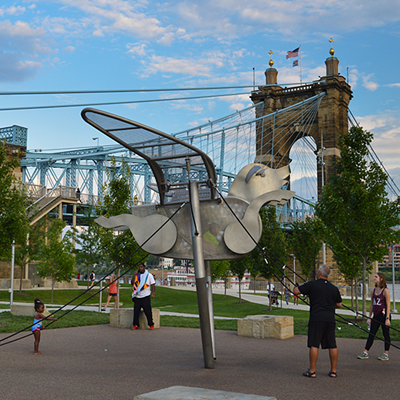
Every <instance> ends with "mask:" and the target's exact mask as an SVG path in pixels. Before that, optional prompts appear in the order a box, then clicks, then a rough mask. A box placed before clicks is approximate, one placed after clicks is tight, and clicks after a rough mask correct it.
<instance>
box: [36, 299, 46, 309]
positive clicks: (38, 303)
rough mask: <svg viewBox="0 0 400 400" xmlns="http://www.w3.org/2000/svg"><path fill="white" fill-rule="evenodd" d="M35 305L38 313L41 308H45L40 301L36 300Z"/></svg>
mask: <svg viewBox="0 0 400 400" xmlns="http://www.w3.org/2000/svg"><path fill="white" fill-rule="evenodd" d="M34 304H35V310H36V311H37V310H38V309H39V307H40V306H44V304H43V303H42V302H41V301H40V299H35V300H34Z"/></svg>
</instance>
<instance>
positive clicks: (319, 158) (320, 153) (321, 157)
mask: <svg viewBox="0 0 400 400" xmlns="http://www.w3.org/2000/svg"><path fill="white" fill-rule="evenodd" d="M324 150H326V148H325V147H324V134H323V132H322V131H321V148H320V149H319V150H318V151H317V162H318V164H321V191H322V189H323V188H324V185H325V179H324V165H325V162H324ZM322 264H326V249H325V242H322Z"/></svg>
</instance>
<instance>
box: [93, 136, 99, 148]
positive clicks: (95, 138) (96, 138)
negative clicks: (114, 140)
mask: <svg viewBox="0 0 400 400" xmlns="http://www.w3.org/2000/svg"><path fill="white" fill-rule="evenodd" d="M92 140H97V147H99V138H98V137H94V138H92Z"/></svg>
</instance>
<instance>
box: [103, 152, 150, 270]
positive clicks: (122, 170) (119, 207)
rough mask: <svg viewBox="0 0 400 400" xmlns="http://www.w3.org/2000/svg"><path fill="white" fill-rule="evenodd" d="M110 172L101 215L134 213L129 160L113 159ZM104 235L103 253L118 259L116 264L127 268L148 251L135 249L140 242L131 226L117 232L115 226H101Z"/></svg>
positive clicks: (111, 258)
mask: <svg viewBox="0 0 400 400" xmlns="http://www.w3.org/2000/svg"><path fill="white" fill-rule="evenodd" d="M106 173H107V174H108V176H109V183H108V184H106V185H105V186H104V201H103V203H102V204H101V206H100V207H99V210H98V213H99V215H103V216H105V217H106V218H109V217H113V216H116V215H120V214H130V213H131V210H130V206H131V205H132V204H131V196H130V186H129V179H130V174H131V172H130V169H129V166H128V165H127V164H126V163H125V162H122V164H121V165H120V166H118V165H117V163H116V161H115V159H112V161H111V167H110V168H107V170H106ZM100 236H101V245H102V248H103V253H102V254H103V257H104V258H105V259H107V258H108V259H109V260H110V261H111V262H112V263H114V267H115V266H120V267H121V268H122V269H124V270H127V269H129V268H131V267H132V266H133V265H135V264H137V263H138V262H139V261H140V260H141V259H142V258H143V257H145V256H146V254H147V253H146V252H144V251H143V250H139V251H137V252H136V253H135V251H136V250H137V249H138V248H139V246H138V244H137V243H136V241H135V239H134V237H133V236H132V233H131V232H130V231H129V230H127V231H122V232H114V231H113V230H112V229H104V228H100ZM134 253H135V254H134ZM133 254H134V255H133ZM132 255H133V256H132Z"/></svg>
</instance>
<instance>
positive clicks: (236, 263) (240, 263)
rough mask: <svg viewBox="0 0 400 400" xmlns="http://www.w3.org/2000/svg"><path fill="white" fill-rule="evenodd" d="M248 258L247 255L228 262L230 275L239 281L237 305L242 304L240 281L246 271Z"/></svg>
mask: <svg viewBox="0 0 400 400" xmlns="http://www.w3.org/2000/svg"><path fill="white" fill-rule="evenodd" d="M249 261H250V257H249V256H248V255H247V256H245V257H243V258H239V259H235V260H231V261H230V269H231V272H232V274H234V275H237V277H238V279H239V303H241V302H242V279H243V277H244V274H245V272H246V269H247V265H248V262H249Z"/></svg>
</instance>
